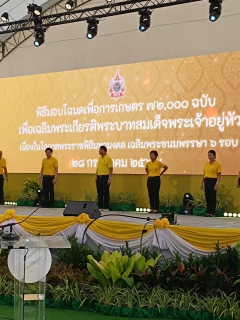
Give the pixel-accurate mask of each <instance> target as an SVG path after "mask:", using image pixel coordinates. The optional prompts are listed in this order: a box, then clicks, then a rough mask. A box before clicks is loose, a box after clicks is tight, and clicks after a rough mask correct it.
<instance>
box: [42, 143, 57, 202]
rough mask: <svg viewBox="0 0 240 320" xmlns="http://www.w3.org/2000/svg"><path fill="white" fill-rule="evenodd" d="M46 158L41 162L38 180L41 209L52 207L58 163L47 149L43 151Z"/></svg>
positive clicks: (49, 149) (50, 150)
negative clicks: (41, 197)
mask: <svg viewBox="0 0 240 320" xmlns="http://www.w3.org/2000/svg"><path fill="white" fill-rule="evenodd" d="M45 152H46V156H47V157H46V158H44V159H43V160H42V167H41V171H40V176H39V180H40V182H41V183H42V188H43V205H42V207H43V208H53V207H54V185H55V184H56V183H57V178H58V161H57V159H56V158H54V157H53V156H52V153H53V150H52V149H51V148H47V149H46V150H45Z"/></svg>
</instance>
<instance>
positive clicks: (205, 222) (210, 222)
mask: <svg viewBox="0 0 240 320" xmlns="http://www.w3.org/2000/svg"><path fill="white" fill-rule="evenodd" d="M8 209H14V210H15V212H16V214H20V215H29V214H31V213H32V212H33V211H34V210H36V207H17V206H0V214H3V213H4V212H5V211H6V210H8ZM63 211H64V209H55V208H53V209H48V208H47V209H45V208H40V209H39V210H38V211H36V212H35V213H34V214H33V215H34V216H45V217H61V216H62V217H63V218H64V216H63ZM129 216H132V217H134V218H131V217H129ZM147 217H150V218H151V219H159V218H160V217H161V214H154V213H139V212H135V211H134V212H124V211H108V212H102V218H101V219H105V220H112V221H124V222H129V223H140V224H145V223H146V219H140V218H147ZM177 224H178V225H181V226H193V227H194V226H196V227H208V228H240V218H225V217H224V218H213V217H212V218H209V217H198V216H188V215H180V214H179V215H178V216H177Z"/></svg>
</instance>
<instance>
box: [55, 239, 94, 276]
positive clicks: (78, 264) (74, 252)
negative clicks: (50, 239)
mask: <svg viewBox="0 0 240 320" xmlns="http://www.w3.org/2000/svg"><path fill="white" fill-rule="evenodd" d="M68 241H69V242H70V244H71V248H69V249H58V250H56V259H57V262H58V263H64V264H65V265H66V266H69V265H72V267H73V269H80V270H83V269H87V263H88V258H87V257H88V255H93V256H94V257H95V258H97V257H98V256H99V254H98V252H94V251H93V250H92V249H91V248H90V247H88V246H87V245H80V244H79V243H78V239H77V238H75V237H74V236H72V237H68ZM99 249H100V248H99Z"/></svg>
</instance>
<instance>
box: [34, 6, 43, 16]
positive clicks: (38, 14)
mask: <svg viewBox="0 0 240 320" xmlns="http://www.w3.org/2000/svg"><path fill="white" fill-rule="evenodd" d="M33 13H34V14H35V15H36V16H40V15H41V13H42V7H40V6H37V7H36V8H35V9H34V11H33Z"/></svg>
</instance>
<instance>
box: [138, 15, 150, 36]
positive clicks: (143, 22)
mask: <svg viewBox="0 0 240 320" xmlns="http://www.w3.org/2000/svg"><path fill="white" fill-rule="evenodd" d="M139 14H140V19H139V30H140V31H141V32H144V31H146V30H147V29H148V28H149V27H150V25H151V17H150V15H151V12H150V11H149V10H141V11H139Z"/></svg>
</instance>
